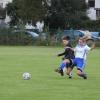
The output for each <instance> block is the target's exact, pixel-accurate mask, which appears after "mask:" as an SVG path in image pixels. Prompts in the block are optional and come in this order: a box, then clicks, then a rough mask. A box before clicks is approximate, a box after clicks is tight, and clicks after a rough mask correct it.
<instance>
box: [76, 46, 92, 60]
mask: <svg viewBox="0 0 100 100" xmlns="http://www.w3.org/2000/svg"><path fill="white" fill-rule="evenodd" d="M90 49H91V48H90V47H89V46H88V45H84V46H80V45H77V46H76V47H75V58H82V59H84V60H86V57H87V53H88V51H89V50H90Z"/></svg>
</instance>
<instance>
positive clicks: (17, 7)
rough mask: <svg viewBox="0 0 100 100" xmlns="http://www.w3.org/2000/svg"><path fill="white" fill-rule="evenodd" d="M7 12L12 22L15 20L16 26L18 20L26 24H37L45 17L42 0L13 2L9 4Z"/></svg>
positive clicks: (18, 0) (17, 0)
mask: <svg viewBox="0 0 100 100" xmlns="http://www.w3.org/2000/svg"><path fill="white" fill-rule="evenodd" d="M7 11H8V15H10V16H11V18H12V20H13V19H14V20H15V22H14V23H15V24H16V22H18V20H21V21H23V22H24V23H26V22H28V21H32V22H36V21H37V20H40V19H42V18H43V17H44V15H45V9H44V8H43V6H42V1H41V0H13V2H12V3H10V4H8V6H7Z"/></svg>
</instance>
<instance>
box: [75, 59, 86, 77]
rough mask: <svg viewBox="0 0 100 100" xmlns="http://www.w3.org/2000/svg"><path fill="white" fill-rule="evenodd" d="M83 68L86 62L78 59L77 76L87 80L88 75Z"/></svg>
mask: <svg viewBox="0 0 100 100" xmlns="http://www.w3.org/2000/svg"><path fill="white" fill-rule="evenodd" d="M83 67H84V60H83V59H77V75H78V76H80V77H82V78H84V79H87V76H86V74H85V73H84V72H83Z"/></svg>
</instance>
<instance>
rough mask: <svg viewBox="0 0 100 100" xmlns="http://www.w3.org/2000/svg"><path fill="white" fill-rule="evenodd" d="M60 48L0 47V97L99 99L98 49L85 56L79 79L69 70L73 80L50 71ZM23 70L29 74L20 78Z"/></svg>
mask: <svg viewBox="0 0 100 100" xmlns="http://www.w3.org/2000/svg"><path fill="white" fill-rule="evenodd" d="M62 50H63V49H62V48H52V47H51V48H50V47H27V46H26V47H21V46H18V47H16V46H15V47H4V46H1V47H0V100H100V49H95V50H94V51H91V53H90V54H89V55H88V61H87V66H86V69H85V71H86V73H87V74H88V80H83V79H81V78H79V77H78V76H77V75H76V69H74V72H73V79H68V78H67V76H66V75H65V76H64V77H61V76H60V75H58V74H57V73H55V72H54V69H55V68H57V67H58V65H59V63H60V60H61V59H60V58H57V57H56V54H57V53H58V52H60V51H62ZM24 72H29V73H31V76H32V78H31V79H30V80H23V79H22V74H23V73H24Z"/></svg>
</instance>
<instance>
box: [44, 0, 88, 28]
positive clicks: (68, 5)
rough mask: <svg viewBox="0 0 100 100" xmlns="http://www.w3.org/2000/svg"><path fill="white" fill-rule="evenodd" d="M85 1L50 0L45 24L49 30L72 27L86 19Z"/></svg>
mask: <svg viewBox="0 0 100 100" xmlns="http://www.w3.org/2000/svg"><path fill="white" fill-rule="evenodd" d="M86 9H87V6H86V4H85V0H51V7H49V10H48V11H49V13H48V15H47V17H46V20H45V21H46V23H47V24H48V25H49V26H50V27H51V28H58V27H60V28H66V27H69V26H70V27H73V26H75V25H76V24H78V23H80V22H81V21H82V20H85V19H87V17H86Z"/></svg>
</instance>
